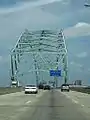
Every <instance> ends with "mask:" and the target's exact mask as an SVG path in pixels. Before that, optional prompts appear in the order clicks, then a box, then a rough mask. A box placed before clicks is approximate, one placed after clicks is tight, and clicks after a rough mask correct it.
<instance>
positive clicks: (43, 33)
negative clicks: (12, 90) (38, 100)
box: [11, 29, 68, 86]
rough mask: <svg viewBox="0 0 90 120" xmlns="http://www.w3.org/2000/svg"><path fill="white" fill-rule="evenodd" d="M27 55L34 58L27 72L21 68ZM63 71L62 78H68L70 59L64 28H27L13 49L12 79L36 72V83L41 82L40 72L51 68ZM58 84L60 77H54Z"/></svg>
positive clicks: (65, 79)
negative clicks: (31, 29) (34, 29)
mask: <svg viewBox="0 0 90 120" xmlns="http://www.w3.org/2000/svg"><path fill="white" fill-rule="evenodd" d="M25 55H27V56H29V55H30V59H29V61H30V60H31V59H32V63H31V66H32V67H31V68H29V69H28V70H27V71H25V72H21V71H20V70H19V66H20V65H21V64H22V62H21V61H22V60H23V59H25ZM51 69H52V70H58V69H61V71H62V75H61V77H62V79H63V81H64V82H65V83H66V82H67V80H68V74H67V73H68V60H67V48H66V43H65V37H64V34H63V31H62V30H58V31H53V30H39V31H29V30H27V29H26V30H25V31H24V32H23V33H22V34H21V35H20V37H19V39H18V41H17V43H16V45H15V47H14V48H13V49H12V51H11V81H16V80H17V78H18V76H19V75H23V74H26V73H30V72H35V76H36V84H37V85H38V83H39V78H40V73H41V72H47V74H49V70H51ZM54 78H55V81H56V86H57V84H58V82H57V81H58V79H59V78H58V77H54Z"/></svg>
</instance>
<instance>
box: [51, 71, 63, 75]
mask: <svg viewBox="0 0 90 120" xmlns="http://www.w3.org/2000/svg"><path fill="white" fill-rule="evenodd" d="M50 76H61V70H50Z"/></svg>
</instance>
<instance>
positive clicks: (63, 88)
mask: <svg viewBox="0 0 90 120" xmlns="http://www.w3.org/2000/svg"><path fill="white" fill-rule="evenodd" d="M63 91H68V92H69V91H70V88H69V85H68V84H62V85H61V92H63Z"/></svg>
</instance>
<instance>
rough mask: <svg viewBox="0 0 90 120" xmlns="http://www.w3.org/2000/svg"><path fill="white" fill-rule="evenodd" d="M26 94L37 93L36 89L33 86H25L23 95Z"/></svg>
mask: <svg viewBox="0 0 90 120" xmlns="http://www.w3.org/2000/svg"><path fill="white" fill-rule="evenodd" d="M27 93H35V94H37V93H38V88H37V87H36V86H35V85H27V86H26V87H25V94H27Z"/></svg>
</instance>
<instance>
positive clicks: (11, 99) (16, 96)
mask: <svg viewBox="0 0 90 120" xmlns="http://www.w3.org/2000/svg"><path fill="white" fill-rule="evenodd" d="M43 92H44V91H43V90H39V92H38V94H25V93H24V91H22V92H17V93H12V94H7V95H1V96H0V105H13V106H17V105H23V104H25V103H28V102H31V101H33V100H35V99H36V98H37V97H39V96H40V95H42V94H43Z"/></svg>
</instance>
